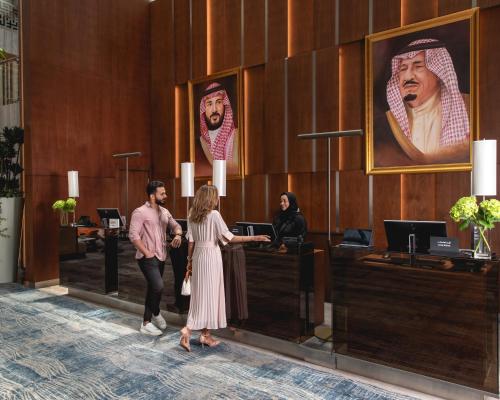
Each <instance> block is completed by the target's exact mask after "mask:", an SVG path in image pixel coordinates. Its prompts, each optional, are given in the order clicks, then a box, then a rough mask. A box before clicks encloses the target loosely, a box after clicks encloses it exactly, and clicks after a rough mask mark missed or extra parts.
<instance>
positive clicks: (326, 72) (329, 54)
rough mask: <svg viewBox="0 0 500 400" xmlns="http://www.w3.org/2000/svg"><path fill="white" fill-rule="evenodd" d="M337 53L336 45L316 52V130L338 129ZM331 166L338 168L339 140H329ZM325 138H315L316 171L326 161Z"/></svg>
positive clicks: (323, 169) (330, 130)
mask: <svg viewBox="0 0 500 400" xmlns="http://www.w3.org/2000/svg"><path fill="white" fill-rule="evenodd" d="M338 63H339V54H338V47H331V48H327V49H323V50H318V51H317V53H316V131H317V132H332V131H337V130H338V129H339V113H338V110H339V70H338ZM330 142H331V143H330V147H331V148H330V151H331V168H332V170H338V169H339V141H338V139H333V140H331V141H330ZM327 157H328V147H327V140H326V139H322V140H316V171H325V170H326V168H327V163H328V158H327Z"/></svg>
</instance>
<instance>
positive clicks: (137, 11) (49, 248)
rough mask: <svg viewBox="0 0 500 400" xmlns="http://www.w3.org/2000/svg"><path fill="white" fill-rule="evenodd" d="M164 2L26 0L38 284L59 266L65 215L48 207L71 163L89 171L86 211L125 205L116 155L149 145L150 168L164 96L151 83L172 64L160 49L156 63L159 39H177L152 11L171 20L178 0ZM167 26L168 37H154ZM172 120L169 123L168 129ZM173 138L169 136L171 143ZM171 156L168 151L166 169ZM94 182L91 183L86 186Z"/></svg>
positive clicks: (30, 246)
mask: <svg viewBox="0 0 500 400" xmlns="http://www.w3.org/2000/svg"><path fill="white" fill-rule="evenodd" d="M156 3H157V4H154V5H150V4H149V2H148V1H146V0H131V1H127V2H118V1H114V2H95V1H79V2H65V1H63V0H54V1H51V2H38V1H32V0H23V2H22V9H23V13H24V14H23V21H24V23H23V27H22V29H23V36H24V42H23V49H22V51H23V54H24V66H25V68H24V69H23V73H24V74H25V76H24V78H27V79H25V81H24V83H25V86H24V96H25V98H26V99H28V101H29V103H30V105H29V106H28V107H26V108H25V109H24V116H25V127H26V147H27V148H29V149H27V151H26V155H27V156H29V157H30V160H29V161H28V162H27V164H26V165H27V166H28V169H27V170H26V180H27V184H28V186H27V188H28V190H29V191H30V193H29V195H28V196H27V198H26V209H27V210H28V209H29V210H30V211H29V212H27V213H26V224H25V226H26V233H27V234H26V236H25V237H26V240H25V249H26V260H25V265H26V273H27V279H28V280H29V281H31V282H36V281H44V280H50V279H54V278H57V277H58V274H59V265H58V248H57V243H56V242H55V238H57V229H58V219H57V217H54V216H53V214H52V211H51V207H50V206H51V204H52V202H53V201H54V200H55V199H57V198H58V197H66V196H65V195H64V196H61V194H67V193H66V190H67V171H68V170H70V169H76V170H78V171H79V173H80V177H81V178H80V194H81V197H80V199H79V202H80V204H81V205H82V208H81V210H80V209H78V212H80V211H83V212H87V211H89V212H90V211H92V210H95V208H96V207H97V206H100V205H102V204H104V203H107V204H109V203H114V205H115V206H116V207H118V206H119V203H118V198H117V196H118V194H119V190H116V187H117V185H119V182H118V181H119V179H118V169H117V168H116V164H115V162H116V160H115V159H113V158H112V157H111V155H112V154H114V153H120V152H129V151H141V152H142V153H143V157H139V158H136V159H133V160H131V161H130V168H131V169H145V170H148V169H149V166H150V160H151V159H152V154H151V142H152V133H151V124H152V115H153V112H152V111H151V110H152V109H153V110H158V109H159V108H160V107H158V104H160V103H161V102H162V100H163V99H162V98H161V97H160V98H157V97H156V96H153V98H154V100H153V102H154V104H153V103H152V100H151V89H150V84H151V83H152V82H156V83H158V82H159V80H158V79H159V76H160V75H159V74H157V72H158V69H155V67H156V66H158V65H159V64H162V63H164V62H165V63H164V64H162V68H163V74H164V75H165V74H168V73H169V71H172V69H170V66H169V62H167V61H165V60H166V58H165V57H169V56H168V55H167V56H165V53H164V52H162V53H161V54H159V53H157V52H155V56H154V62H151V57H150V54H151V46H159V47H160V48H161V49H162V50H167V49H169V48H170V47H171V46H170V44H171V42H172V40H173V31H171V26H169V24H168V22H165V20H164V21H163V22H162V26H159V25H158V19H157V18H154V17H152V18H151V19H150V6H151V7H154V9H155V10H156V11H157V12H158V14H157V16H158V17H160V18H164V17H165V16H166V17H167V19H166V21H168V20H169V19H168V16H169V15H170V14H168V12H169V11H168V10H171V8H169V7H168V6H169V5H171V1H162V0H159V1H157V2H156ZM24 16H26V19H24ZM61 21H66V22H68V21H71V22H68V23H66V22H65V23H61ZM161 32H163V39H162V43H161V44H160V43H158V42H156V41H155V38H156V34H160V33H161ZM150 44H151V45H150ZM49 55H50V56H49ZM162 57H163V58H162ZM170 58H172V57H170ZM40 60H44V62H43V63H41V62H40ZM170 62H173V61H170ZM153 64H154V66H153ZM28 71H29V77H27V76H26V73H27V72H28ZM167 78H168V79H172V78H173V75H169V76H168V75H167ZM167 78H166V79H167ZM163 82H164V81H163ZM160 87H161V85H160ZM171 122H172V123H173V119H172V120H171ZM168 126H169V124H168V121H167V124H166V125H164V127H165V128H166V129H167V130H166V131H164V132H163V133H164V134H165V133H168ZM170 126H173V124H170ZM156 127H158V125H156ZM155 132H156V133H157V134H159V132H160V130H159V129H157V130H156V131H155ZM170 137H171V136H170ZM168 140H169V136H165V137H164V141H163V143H165V142H168ZM47 143H49V144H51V145H50V146H48V145H47ZM82 155H83V156H82ZM169 161H170V160H169V159H168V157H167V160H166V161H165V164H164V170H165V171H167V169H168V168H167V167H168V165H169ZM88 180H90V181H92V184H89V185H88V186H87V182H88ZM113 188H114V189H113ZM114 196H116V198H115V197H114ZM112 199H114V200H113V201H112ZM49 236H50V237H51V238H48V237H49ZM40 238H45V239H44V240H40Z"/></svg>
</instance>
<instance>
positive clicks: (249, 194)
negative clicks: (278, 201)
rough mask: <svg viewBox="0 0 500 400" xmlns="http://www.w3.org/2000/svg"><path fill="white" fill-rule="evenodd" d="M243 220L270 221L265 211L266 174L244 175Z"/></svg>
mask: <svg viewBox="0 0 500 400" xmlns="http://www.w3.org/2000/svg"><path fill="white" fill-rule="evenodd" d="M244 185H245V201H244V203H245V218H244V219H245V220H246V221H253V222H271V220H270V219H269V218H268V215H267V213H266V200H267V199H266V195H265V193H266V192H265V187H266V176H265V175H250V176H247V177H245V181H244Z"/></svg>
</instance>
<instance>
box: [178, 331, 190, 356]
mask: <svg viewBox="0 0 500 400" xmlns="http://www.w3.org/2000/svg"><path fill="white" fill-rule="evenodd" d="M190 336H191V332H189V329H188V328H186V327H184V328H182V329H181V341H180V343H179V344H180V345H181V347H183V348H184V349H186V351H189V352H190V351H191V346H190V344H189V337H190Z"/></svg>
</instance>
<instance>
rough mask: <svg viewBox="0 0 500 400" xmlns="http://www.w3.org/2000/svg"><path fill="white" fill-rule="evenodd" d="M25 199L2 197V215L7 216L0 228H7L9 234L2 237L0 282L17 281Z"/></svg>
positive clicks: (0, 200) (0, 201) (0, 199)
mask: <svg viewBox="0 0 500 400" xmlns="http://www.w3.org/2000/svg"><path fill="white" fill-rule="evenodd" d="M23 201H24V199H23V198H22V197H0V203H1V207H2V211H1V214H0V216H1V217H2V218H5V221H2V222H1V224H0V230H2V231H3V230H4V229H6V230H5V232H3V234H4V235H6V236H7V237H3V236H1V237H0V283H6V282H15V281H16V273H17V260H18V254H19V240H20V233H21V215H22V211H23Z"/></svg>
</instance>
